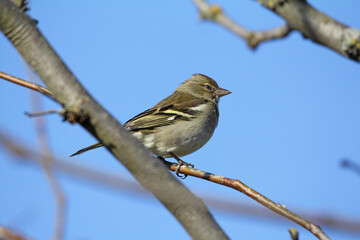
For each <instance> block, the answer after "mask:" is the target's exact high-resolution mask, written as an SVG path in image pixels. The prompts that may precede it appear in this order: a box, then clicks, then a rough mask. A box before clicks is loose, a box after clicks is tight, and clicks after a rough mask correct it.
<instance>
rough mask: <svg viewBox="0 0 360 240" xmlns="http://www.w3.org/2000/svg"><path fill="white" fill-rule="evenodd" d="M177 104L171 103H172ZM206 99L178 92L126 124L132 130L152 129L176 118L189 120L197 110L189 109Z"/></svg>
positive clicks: (167, 123) (169, 122)
mask: <svg viewBox="0 0 360 240" xmlns="http://www.w3.org/2000/svg"><path fill="white" fill-rule="evenodd" d="M174 102H175V103H177V104H170V103H174ZM205 102H206V100H203V99H198V98H194V97H192V96H186V95H185V97H184V94H183V95H181V96H180V95H178V94H176V92H175V93H174V94H172V95H170V96H169V97H168V98H165V99H164V100H162V101H161V102H159V103H158V104H156V105H155V106H154V107H153V108H150V109H148V110H146V111H145V112H142V113H140V114H139V115H137V116H135V117H133V118H132V119H130V120H129V121H127V122H126V123H125V124H124V127H126V128H127V129H128V130H130V131H136V130H140V129H151V128H156V127H161V126H166V125H170V124H172V123H173V122H174V121H175V120H184V121H188V120H190V119H191V118H193V117H195V115H196V114H197V112H196V111H192V110H189V108H191V107H195V106H198V105H199V104H202V103H205Z"/></svg>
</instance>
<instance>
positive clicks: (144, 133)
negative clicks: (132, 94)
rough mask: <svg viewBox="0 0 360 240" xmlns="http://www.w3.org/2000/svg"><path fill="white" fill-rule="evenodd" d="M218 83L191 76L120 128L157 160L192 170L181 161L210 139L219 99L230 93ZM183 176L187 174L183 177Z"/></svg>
mask: <svg viewBox="0 0 360 240" xmlns="http://www.w3.org/2000/svg"><path fill="white" fill-rule="evenodd" d="M230 93H231V92H230V91H229V90H226V89H223V88H221V87H219V85H218V84H217V82H216V81H215V80H214V79H212V78H210V77H208V76H206V75H204V74H200V73H196V74H193V75H192V76H191V77H190V78H189V79H187V80H186V81H185V82H183V83H182V84H181V85H179V86H178V87H177V89H176V90H175V91H174V92H173V93H172V94H171V95H170V96H168V97H166V98H165V99H163V100H161V101H160V102H159V103H157V104H156V105H155V106H153V107H152V108H150V109H148V110H146V111H144V112H142V113H140V114H138V115H136V116H135V117H133V118H131V119H130V120H129V121H127V122H126V123H125V124H124V125H123V126H124V127H125V128H126V129H127V130H128V131H130V132H131V133H132V135H133V136H134V137H136V138H137V139H138V140H140V141H141V142H142V143H143V144H144V146H145V147H146V148H148V149H149V150H151V151H152V152H153V153H154V155H156V156H157V157H158V158H159V159H161V160H164V161H165V158H174V159H175V160H177V162H178V166H177V169H176V171H175V173H176V175H177V176H179V177H181V176H180V174H179V170H180V167H181V166H182V165H186V166H189V167H194V165H192V164H190V163H187V162H185V161H183V160H181V159H180V157H183V156H186V155H189V154H191V153H193V152H195V151H197V150H198V149H200V148H201V147H203V146H204V145H205V144H206V143H207V142H208V141H209V140H210V138H211V137H212V135H213V133H214V131H215V128H216V127H217V125H218V119H219V109H218V104H219V99H220V98H221V97H223V96H225V95H228V94H230ZM102 146H103V144H102V143H101V142H99V143H96V144H93V145H91V146H88V147H86V148H83V149H80V150H79V151H77V152H75V153H74V154H72V155H71V156H70V157H72V156H75V155H78V154H81V153H84V152H86V151H89V150H92V149H95V148H98V147H102ZM185 177H186V175H185Z"/></svg>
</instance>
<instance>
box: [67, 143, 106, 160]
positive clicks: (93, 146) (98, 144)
mask: <svg viewBox="0 0 360 240" xmlns="http://www.w3.org/2000/svg"><path fill="white" fill-rule="evenodd" d="M102 146H104V145H103V144H102V143H100V142H99V143H95V144H93V145H91V146H88V147H86V148H83V149H80V150H79V151H77V152H76V153H74V154H72V155H71V156H70V157H72V156H75V155H79V154H81V153H83V152H86V151H89V150H91V149H94V148H98V147H102Z"/></svg>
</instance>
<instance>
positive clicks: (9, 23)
mask: <svg viewBox="0 0 360 240" xmlns="http://www.w3.org/2000/svg"><path fill="white" fill-rule="evenodd" d="M0 29H1V30H2V31H3V33H4V34H5V36H6V37H8V39H9V40H10V41H11V42H12V44H13V45H14V46H15V48H16V49H17V50H18V52H19V53H20V54H21V56H22V57H23V59H24V60H25V61H26V62H27V63H28V64H29V65H30V66H31V67H32V68H33V69H34V70H35V72H36V73H37V74H38V75H39V77H40V78H41V79H42V81H43V82H44V83H45V85H47V86H48V88H49V89H50V91H51V92H52V93H53V94H54V97H55V99H56V100H57V101H58V102H59V103H61V104H62V105H63V106H64V107H65V108H66V109H69V110H71V111H72V112H73V113H74V114H79V113H81V110H83V111H84V112H86V116H87V118H86V120H84V121H83V122H81V123H80V124H81V125H82V126H83V127H85V128H86V129H87V130H88V131H89V132H91V133H92V134H93V135H94V136H95V137H96V138H98V139H99V140H100V141H101V142H102V143H104V145H105V146H106V147H107V149H108V150H109V151H111V152H112V154H113V155H114V156H115V157H116V158H117V159H119V161H120V162H121V163H122V164H124V166H125V167H126V168H127V169H128V170H129V171H130V172H131V173H132V174H133V175H134V177H135V178H136V179H137V180H138V181H139V182H140V184H141V185H142V186H143V187H145V188H146V189H148V190H149V191H151V192H152V193H153V194H154V195H155V196H156V197H157V198H158V199H159V200H160V201H161V202H162V203H163V204H164V205H165V206H166V207H167V208H168V209H169V211H171V212H172V214H173V215H174V216H175V217H176V218H177V219H178V221H179V222H180V223H181V224H182V225H183V226H184V228H185V229H186V231H187V232H188V233H189V234H190V235H191V237H192V238H194V239H227V236H226V235H225V233H224V232H223V231H222V230H221V228H220V227H219V226H218V225H217V224H216V222H215V220H214V219H213V217H212V216H211V214H210V212H209V211H208V209H207V207H206V206H205V204H204V203H203V202H202V201H201V200H200V199H198V198H197V197H195V196H194V195H193V194H192V193H191V192H190V191H189V190H188V189H187V188H185V187H184V185H182V184H181V183H180V182H179V181H178V180H177V179H176V178H175V177H174V176H173V175H172V174H171V173H170V172H169V171H168V170H167V168H166V167H165V166H164V164H163V163H161V162H160V161H159V160H158V159H156V158H155V157H153V156H152V154H151V153H150V151H149V150H147V149H146V148H145V147H144V146H143V145H142V144H141V143H140V142H139V141H137V140H136V139H135V138H134V137H132V136H131V135H130V133H129V132H128V131H126V130H125V129H124V128H123V127H122V126H121V124H120V123H118V122H117V121H116V120H115V119H114V118H113V117H112V116H111V115H110V114H109V113H107V112H106V111H105V110H104V109H103V108H102V107H101V106H100V105H99V104H98V103H97V102H95V101H94V100H93V99H92V98H91V96H90V95H89V94H88V93H87V91H86V90H85V89H84V88H83V87H82V86H81V85H80V83H79V82H78V81H77V79H76V78H75V76H74V75H73V74H72V73H71V72H70V70H69V69H68V68H67V66H66V65H65V64H64V63H63V62H62V61H61V59H60V58H59V57H58V56H57V54H56V53H55V52H54V51H53V50H52V48H51V47H50V45H49V44H48V43H47V41H46V40H45V38H44V37H43V36H42V34H41V33H40V32H39V30H38V29H37V28H36V24H35V22H34V21H33V20H32V19H30V18H29V17H28V16H27V15H25V14H24V13H22V12H21V11H20V10H19V9H18V8H17V7H16V6H15V5H14V4H13V3H12V2H10V1H9V0H0ZM79 118H80V119H81V118H82V116H79ZM83 119H84V118H83Z"/></svg>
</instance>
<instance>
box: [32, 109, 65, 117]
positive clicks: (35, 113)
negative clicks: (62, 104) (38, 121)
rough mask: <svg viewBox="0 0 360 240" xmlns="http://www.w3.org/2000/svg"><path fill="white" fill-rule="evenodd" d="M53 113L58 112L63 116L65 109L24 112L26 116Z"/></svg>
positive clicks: (40, 115) (41, 115)
mask: <svg viewBox="0 0 360 240" xmlns="http://www.w3.org/2000/svg"><path fill="white" fill-rule="evenodd" d="M53 113H56V114H59V115H60V116H64V114H65V109H60V110H47V111H43V112H34V113H29V112H25V114H26V116H28V117H43V116H45V115H48V114H53Z"/></svg>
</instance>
